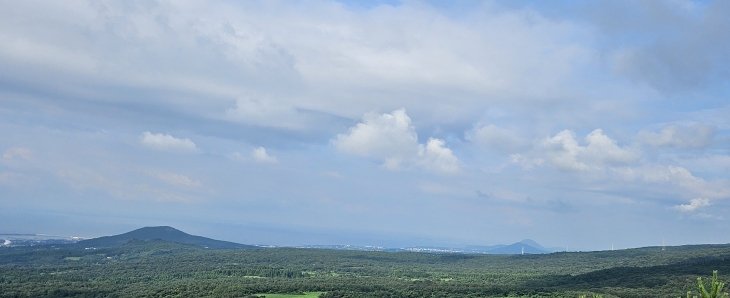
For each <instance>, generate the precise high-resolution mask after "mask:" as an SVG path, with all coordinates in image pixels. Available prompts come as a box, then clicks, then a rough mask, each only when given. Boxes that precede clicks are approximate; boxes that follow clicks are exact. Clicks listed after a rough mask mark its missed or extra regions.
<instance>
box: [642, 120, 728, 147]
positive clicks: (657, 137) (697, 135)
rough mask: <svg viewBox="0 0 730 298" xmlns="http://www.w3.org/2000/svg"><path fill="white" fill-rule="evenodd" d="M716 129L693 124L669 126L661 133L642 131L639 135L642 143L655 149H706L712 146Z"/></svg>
mask: <svg viewBox="0 0 730 298" xmlns="http://www.w3.org/2000/svg"><path fill="white" fill-rule="evenodd" d="M714 137H715V127H714V126H710V125H702V124H693V125H690V126H680V125H669V126H666V127H664V128H663V129H662V130H661V131H660V132H658V133H656V132H651V131H646V130H642V131H640V132H639V134H638V135H637V138H638V139H639V141H640V142H642V143H645V144H648V145H651V146H655V147H677V148H685V149H686V148H694V149H698V148H705V147H707V146H709V145H711V144H712V140H713V138H714Z"/></svg>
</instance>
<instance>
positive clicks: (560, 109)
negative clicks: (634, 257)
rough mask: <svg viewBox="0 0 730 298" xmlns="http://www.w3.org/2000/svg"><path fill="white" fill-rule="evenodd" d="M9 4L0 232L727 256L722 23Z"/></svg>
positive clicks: (426, 11)
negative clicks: (151, 233)
mask: <svg viewBox="0 0 730 298" xmlns="http://www.w3.org/2000/svg"><path fill="white" fill-rule="evenodd" d="M441 3H442V2H438V1H434V2H431V1H425V2H424V1H402V2H400V1H381V2H360V1H344V2H334V1H317V0H312V1H243V2H238V1H208V2H206V3H199V2H192V1H149V2H144V3H132V2H128V1H94V2H88V1H63V2H41V1H3V2H0V7H2V8H3V9H0V158H1V159H0V232H5V233H48V234H61V235H75V236H87V237H93V236H101V235H109V234H116V233H122V232H126V231H128V230H131V229H135V228H138V227H142V226H150V225H171V226H174V227H177V228H179V229H182V230H184V231H187V232H189V233H193V234H198V235H204V236H209V237H213V238H219V239H225V240H231V241H237V242H242V243H251V244H275V245H299V244H355V245H382V246H405V245H426V244H429V245H460V244H482V245H489V244H497V243H512V242H515V241H519V240H522V239H525V238H531V239H534V240H536V241H537V242H539V243H541V244H543V245H545V246H557V247H565V246H568V247H570V248H575V249H584V250H600V249H608V248H610V247H611V244H612V243H613V244H614V245H615V247H616V248H625V247H637V246H650V245H659V244H661V242H662V239H666V242H667V244H669V245H679V244H687V243H727V242H730V224H728V220H730V215H728V214H729V213H728V211H730V203H729V201H728V198H730V150H729V148H730V120H729V119H730V117H728V116H727V115H729V114H730V98H729V96H730V84H728V82H729V80H730V55H727V53H730V21H728V19H727V18H726V16H727V15H728V14H730V4H729V3H728V2H727V1H700V2H693V1H680V0H676V1H595V2H591V3H589V4H586V3H580V4H576V3H571V2H564V3H562V4H561V5H553V6H548V5H545V4H544V2H542V1H537V2H535V1H505V2H501V1H494V2H493V1H463V2H454V3H455V4H449V5H443V4H441Z"/></svg>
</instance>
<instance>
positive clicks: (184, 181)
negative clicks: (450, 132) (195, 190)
mask: <svg viewBox="0 0 730 298" xmlns="http://www.w3.org/2000/svg"><path fill="white" fill-rule="evenodd" d="M154 176H155V177H157V178H158V179H160V180H162V181H164V182H167V183H169V184H173V185H180V186H186V187H200V186H201V185H202V184H201V183H200V181H198V180H193V179H190V178H189V177H188V176H185V175H182V174H175V173H155V174H154Z"/></svg>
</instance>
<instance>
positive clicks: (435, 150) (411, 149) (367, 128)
mask: <svg viewBox="0 0 730 298" xmlns="http://www.w3.org/2000/svg"><path fill="white" fill-rule="evenodd" d="M332 144H333V145H334V146H335V147H336V148H337V149H338V150H339V151H341V152H343V153H347V154H351V155H357V156H363V157H371V158H376V159H380V160H383V165H384V166H385V167H386V168H388V169H391V170H398V169H401V168H408V167H411V166H417V167H420V168H422V169H425V170H427V171H432V172H438V173H443V174H455V173H458V172H459V160H458V159H457V158H456V156H454V154H453V152H452V151H451V149H449V148H446V147H445V142H444V141H443V140H440V139H435V138H429V140H428V142H427V143H426V145H425V146H424V145H422V144H419V143H418V136H417V134H416V130H415V128H414V127H413V125H411V118H410V117H408V115H407V114H406V111H405V109H398V110H395V111H393V112H392V113H390V114H388V113H385V114H374V113H368V114H365V116H364V117H363V122H361V123H358V124H357V125H356V126H355V127H351V128H350V131H349V133H347V134H340V135H338V136H337V138H336V139H335V140H333V141H332Z"/></svg>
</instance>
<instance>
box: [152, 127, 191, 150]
mask: <svg viewBox="0 0 730 298" xmlns="http://www.w3.org/2000/svg"><path fill="white" fill-rule="evenodd" d="M139 140H140V143H142V145H143V146H145V147H147V148H150V149H154V150H158V151H172V152H197V151H198V148H197V147H196V146H195V143H193V141H191V140H190V139H178V138H176V137H173V136H171V135H168V134H161V133H159V134H153V133H150V132H149V131H145V132H143V133H142V135H141V136H140V137H139Z"/></svg>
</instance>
